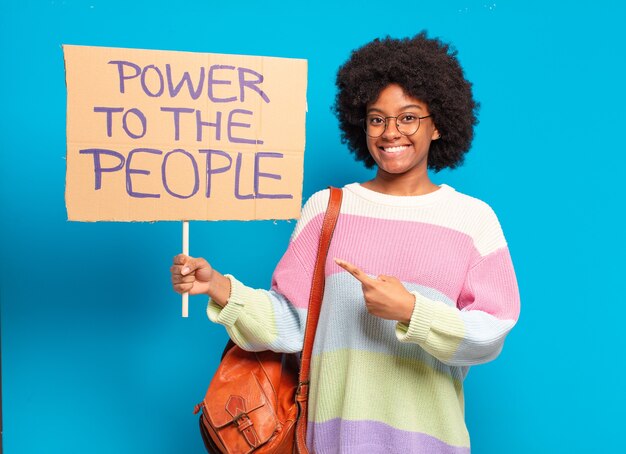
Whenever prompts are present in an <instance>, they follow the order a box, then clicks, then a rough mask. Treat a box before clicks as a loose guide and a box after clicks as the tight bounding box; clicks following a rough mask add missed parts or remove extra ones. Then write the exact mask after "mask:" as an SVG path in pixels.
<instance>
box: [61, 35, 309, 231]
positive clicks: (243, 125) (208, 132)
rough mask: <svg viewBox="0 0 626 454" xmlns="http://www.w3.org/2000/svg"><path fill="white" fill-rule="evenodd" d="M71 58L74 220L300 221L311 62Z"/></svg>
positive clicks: (137, 54)
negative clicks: (307, 74)
mask: <svg viewBox="0 0 626 454" xmlns="http://www.w3.org/2000/svg"><path fill="white" fill-rule="evenodd" d="M63 51H64V56H65V67H66V83H67V175H66V206H67V212H68V218H69V219H70V220H73V221H158V220H195V219H197V220H200V219H212V220H219V219H240V220H249V219H292V218H298V217H299V213H300V206H301V202H302V200H301V199H302V194H301V192H302V174H303V162H304V141H305V129H304V128H305V113H306V60H299V59H286V58H275V57H256V56H241V55H224V54H207V53H191V52H172V51H157V50H138V49H117V48H104V47H88V46H70V45H65V46H63Z"/></svg>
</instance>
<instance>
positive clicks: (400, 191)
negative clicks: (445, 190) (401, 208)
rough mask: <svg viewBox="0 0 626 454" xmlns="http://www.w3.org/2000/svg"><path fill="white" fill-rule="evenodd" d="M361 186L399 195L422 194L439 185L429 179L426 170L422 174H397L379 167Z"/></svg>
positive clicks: (431, 190)
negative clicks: (374, 175)
mask: <svg viewBox="0 0 626 454" xmlns="http://www.w3.org/2000/svg"><path fill="white" fill-rule="evenodd" d="M362 186H363V187H365V188H367V189H371V190H372V191H376V192H382V193H383V194H387V195H399V196H413V195H424V194H429V193H431V192H434V191H436V190H437V189H439V186H437V185H436V184H434V183H433V182H432V181H430V178H429V177H428V173H427V172H424V173H423V174H422V175H407V174H405V175H397V174H389V173H387V172H384V171H382V170H380V169H378V172H377V173H376V177H374V179H373V180H370V181H366V182H365V183H363V184H362Z"/></svg>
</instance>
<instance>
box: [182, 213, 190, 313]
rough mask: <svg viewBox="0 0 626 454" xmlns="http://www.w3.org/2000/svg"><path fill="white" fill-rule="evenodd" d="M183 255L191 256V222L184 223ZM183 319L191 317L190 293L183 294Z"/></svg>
mask: <svg viewBox="0 0 626 454" xmlns="http://www.w3.org/2000/svg"><path fill="white" fill-rule="evenodd" d="M183 254H185V255H187V256H188V255H189V221H183ZM182 296H183V317H185V318H186V317H188V316H189V292H185V293H183V295H182Z"/></svg>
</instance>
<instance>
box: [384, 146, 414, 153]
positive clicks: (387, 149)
mask: <svg viewBox="0 0 626 454" xmlns="http://www.w3.org/2000/svg"><path fill="white" fill-rule="evenodd" d="M407 147H408V145H402V146H399V147H385V148H383V150H384V151H385V152H386V153H398V152H400V151H402V150H404V149H405V148H407Z"/></svg>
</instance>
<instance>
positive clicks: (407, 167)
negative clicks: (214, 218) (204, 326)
mask: <svg viewBox="0 0 626 454" xmlns="http://www.w3.org/2000/svg"><path fill="white" fill-rule="evenodd" d="M337 86H338V94H337V99H336V105H335V111H336V114H337V117H338V118H339V124H340V127H341V129H342V131H343V140H344V142H345V143H347V145H348V147H349V148H350V150H351V151H352V152H354V153H355V155H356V158H357V160H360V161H363V162H364V163H365V165H366V166H367V167H372V166H376V167H377V172H376V176H375V177H374V179H372V180H370V181H367V182H364V183H361V184H358V183H352V184H348V185H347V186H345V187H344V188H343V192H344V196H343V204H342V208H341V213H340V215H339V219H338V222H337V227H336V229H335V234H334V236H333V240H332V244H331V247H330V251H329V255H328V256H329V259H328V261H327V264H326V288H325V294H324V301H323V304H322V311H321V315H320V321H319V325H318V329H317V333H316V337H315V345H314V351H313V358H312V364H311V389H310V398H309V428H308V433H307V444H308V447H309V449H310V451H311V452H315V453H338V452H341V453H385V454H386V453H389V452H394V453H403V454H404V453H468V452H469V450H470V443H469V436H468V433H467V429H466V426H465V421H464V399H463V380H464V378H465V376H466V374H467V371H468V368H469V366H471V365H474V364H480V363H484V362H487V361H490V360H492V359H494V358H495V357H496V356H498V354H499V352H500V350H501V349H502V346H503V343H504V338H505V336H506V335H507V333H508V332H509V331H510V330H511V328H512V327H513V325H514V324H515V322H516V320H517V318H518V314H519V294H518V289H517V283H516V279H515V273H514V271H513V265H512V262H511V258H510V255H509V251H508V248H507V243H506V241H505V238H504V236H503V234H502V230H501V228H500V225H499V223H498V220H497V218H496V216H495V214H494V213H493V211H492V210H491V209H490V208H489V206H488V205H487V204H485V203H484V202H481V201H480V200H477V199H475V198H472V197H469V196H467V195H463V194H461V193H459V192H457V191H455V190H454V189H453V188H451V187H450V186H447V185H445V184H442V185H436V184H434V183H433V182H432V181H431V180H430V178H429V175H428V172H427V170H428V168H430V169H433V170H435V171H439V170H441V169H443V168H446V167H449V168H454V167H457V166H458V165H460V164H461V163H462V161H463V156H464V154H465V153H466V152H467V151H468V150H469V147H470V144H471V141H472V138H473V127H474V125H475V124H476V123H477V120H476V116H475V112H476V110H477V104H476V103H475V102H474V100H473V98H472V93H471V85H470V83H469V82H468V81H467V80H465V78H464V75H463V70H462V68H461V66H460V65H459V62H458V61H457V59H456V52H454V51H452V50H451V49H450V47H449V46H448V45H447V44H445V43H443V42H441V41H440V40H438V39H430V38H428V37H427V36H426V34H425V33H421V34H419V35H417V36H415V37H413V38H410V39H391V38H386V39H382V40H378V39H377V40H374V41H373V42H371V43H369V44H367V45H365V46H364V47H362V48H360V49H358V50H356V51H354V52H353V53H352V55H351V57H350V59H349V60H348V61H347V62H346V63H345V65H344V66H343V67H341V68H340V70H339V73H338V76H337ZM328 197H329V191H328V190H323V191H320V192H318V193H316V194H314V195H313V196H312V197H311V198H310V199H309V200H308V201H307V203H306V204H305V206H304V208H303V211H302V216H301V219H300V220H299V222H298V224H297V226H296V228H295V231H294V233H293V235H292V238H291V241H290V244H289V247H288V249H287V251H286V252H285V255H284V256H283V258H282V259H281V261H280V263H279V264H278V266H277V267H276V270H275V272H274V275H273V282H272V288H271V290H269V291H266V290H257V289H252V288H249V287H247V286H245V285H244V284H242V283H240V282H239V281H237V280H236V279H235V278H234V277H233V276H229V275H226V276H224V275H222V274H220V273H219V272H217V271H216V270H214V269H213V268H212V267H211V266H210V265H209V264H208V263H207V261H206V260H204V259H202V258H191V257H187V256H184V255H179V256H177V257H175V258H174V265H173V266H172V268H171V272H172V281H173V284H174V289H175V290H176V291H177V292H179V293H182V292H185V291H189V292H190V293H192V294H199V293H203V294H208V295H209V296H210V298H211V299H210V302H209V306H208V309H207V313H208V316H209V318H210V319H211V320H212V321H214V322H217V323H221V324H223V325H224V326H225V327H226V329H227V331H228V333H229V335H230V337H231V338H232V339H233V340H234V341H235V342H236V343H237V344H239V345H240V346H241V347H243V348H245V349H248V350H267V349H270V350H275V351H285V352H296V351H299V350H300V349H301V348H302V336H303V330H304V322H305V320H306V315H307V303H308V297H309V290H310V285H311V276H312V272H313V265H314V261H315V253H316V250H317V244H318V239H319V232H320V229H321V223H322V218H323V216H324V212H325V209H326V204H327V202H328Z"/></svg>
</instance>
